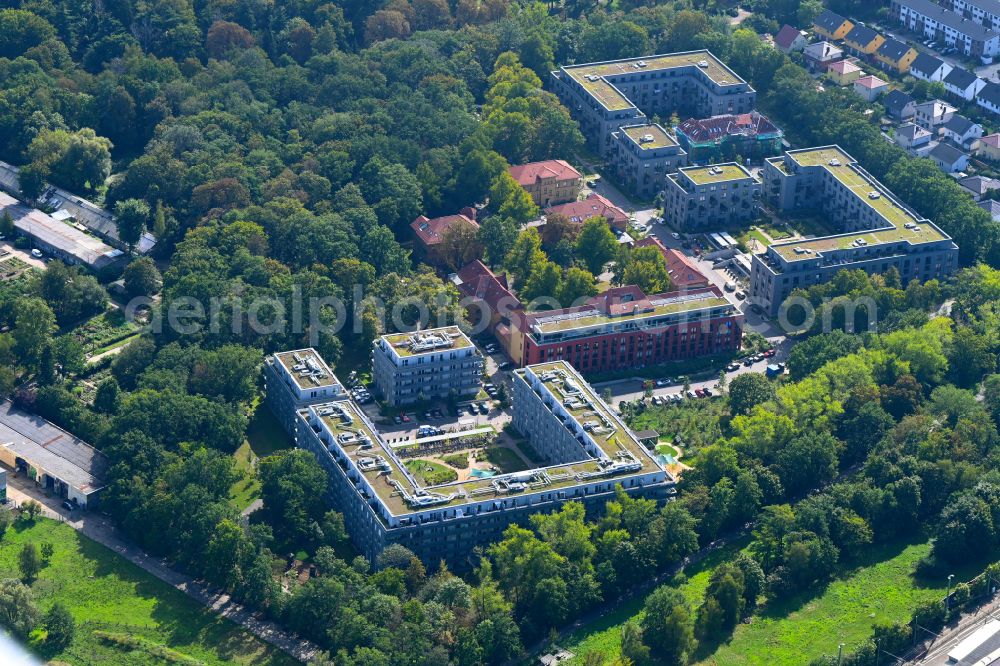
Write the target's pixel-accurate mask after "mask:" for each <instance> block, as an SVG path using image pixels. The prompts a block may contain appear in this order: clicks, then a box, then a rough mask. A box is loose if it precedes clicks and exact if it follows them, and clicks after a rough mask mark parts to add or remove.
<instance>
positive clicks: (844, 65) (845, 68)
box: [826, 60, 862, 86]
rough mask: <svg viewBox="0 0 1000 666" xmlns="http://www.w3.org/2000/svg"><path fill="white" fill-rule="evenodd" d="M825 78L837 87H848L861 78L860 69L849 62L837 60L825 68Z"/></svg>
mask: <svg viewBox="0 0 1000 666" xmlns="http://www.w3.org/2000/svg"><path fill="white" fill-rule="evenodd" d="M826 71H827V76H829V77H830V80H831V81H833V82H834V83H836V84H837V85H838V86H849V85H851V84H852V83H854V82H855V81H857V80H858V79H860V78H861V74H862V72H861V68H860V67H858V66H857V65H855V64H854V63H853V62H851V61H850V60H838V61H837V62H835V63H833V64H832V65H830V66H829V67H827V68H826Z"/></svg>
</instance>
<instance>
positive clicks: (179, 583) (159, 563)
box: [7, 470, 319, 662]
mask: <svg viewBox="0 0 1000 666" xmlns="http://www.w3.org/2000/svg"><path fill="white" fill-rule="evenodd" d="M34 485H35V484H34V482H33V481H30V480H28V479H27V478H26V477H23V476H17V477H15V476H14V475H13V473H12V472H11V471H10V470H8V471H7V496H8V497H9V498H10V501H11V502H12V503H13V504H14V505H15V506H20V505H21V504H22V503H24V502H25V501H27V500H29V499H34V500H36V501H38V502H40V503H41V505H42V512H43V514H44V515H45V516H47V517H49V518H52V519H54V520H59V521H62V522H64V523H66V524H67V525H69V526H70V527H72V528H73V529H76V530H79V531H80V533H81V534H83V535H84V536H86V537H88V538H90V539H92V540H94V541H96V542H97V543H99V544H101V545H103V546H105V547H107V548H110V549H111V550H113V551H115V552H116V553H118V554H119V555H121V556H122V557H124V558H125V559H127V560H128V561H129V562H131V563H132V564H134V565H136V566H138V567H140V568H142V569H144V570H145V571H147V572H148V573H150V574H152V575H154V576H156V577H157V578H159V579H160V580H162V581H163V582H165V583H167V584H168V585H170V586H172V587H175V588H177V589H178V590H180V591H181V592H183V593H184V594H186V595H188V596H189V597H191V598H192V599H194V600H195V601H197V602H198V603H200V604H202V605H204V606H207V607H208V608H209V609H210V610H212V611H213V612H215V613H218V614H219V615H221V616H222V617H225V618H227V619H229V620H232V621H233V622H235V623H237V624H239V625H241V626H242V627H243V628H245V629H246V630H247V631H249V632H250V633H252V634H254V635H255V636H257V637H258V638H260V639H261V640H263V641H266V642H267V643H270V644H271V645H273V646H275V647H276V648H278V649H280V650H282V651H284V652H286V653H288V654H289V655H291V656H292V657H294V658H296V659H298V660H299V661H302V662H305V661H308V660H309V659H310V658H311V657H312V656H313V655H314V654H316V652H317V651H318V650H319V648H318V647H317V646H316V645H314V644H313V643H311V642H310V641H307V640H303V639H301V638H298V637H297V636H294V635H292V634H289V633H287V632H286V631H284V630H283V629H282V628H281V627H279V626H278V625H276V624H274V623H273V622H271V621H269V620H265V619H263V618H262V617H261V616H260V615H258V614H257V613H254V612H252V611H250V610H248V609H247V608H244V607H243V606H242V605H240V604H238V603H236V602H235V601H233V600H232V599H231V598H230V597H229V595H228V594H224V593H222V592H219V591H218V590H215V589H213V588H212V587H211V586H209V585H207V584H205V583H203V582H199V581H196V580H194V579H193V578H191V577H189V576H187V575H185V574H182V573H180V572H178V571H176V570H174V569H172V568H170V566H169V565H168V564H167V562H166V561H165V560H163V559H160V558H156V557H151V556H150V555H148V554H146V553H145V552H144V551H143V550H142V549H140V548H138V547H137V546H135V545H133V544H131V543H129V542H128V541H126V540H125V539H124V538H123V537H121V536H120V535H119V533H118V530H117V529H116V528H115V526H114V525H113V524H112V522H111V520H110V519H108V518H105V517H104V516H101V515H100V514H98V513H94V512H89V511H80V510H78V511H74V512H73V514H75V515H73V514H70V512H68V511H66V510H65V509H64V508H62V506H61V505H60V504H61V500H60V499H59V498H56V497H45V494H44V493H43V492H42V491H41V490H39V489H38V488H36V487H34Z"/></svg>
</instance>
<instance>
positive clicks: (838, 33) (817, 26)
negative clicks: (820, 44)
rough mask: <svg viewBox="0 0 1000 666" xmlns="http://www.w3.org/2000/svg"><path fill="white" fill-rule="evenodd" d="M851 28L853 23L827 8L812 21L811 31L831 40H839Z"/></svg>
mask: <svg viewBox="0 0 1000 666" xmlns="http://www.w3.org/2000/svg"><path fill="white" fill-rule="evenodd" d="M853 29H854V24H853V23H851V22H850V21H848V20H847V19H845V18H844V17H843V16H841V15H840V14H835V13H834V12H831V11H830V10H829V9H827V10H824V11H823V13H822V14H820V15H819V16H817V17H816V20H815V21H813V32H815V33H816V34H817V35H821V36H822V37H825V38H826V39H828V40H831V41H836V42H839V41H840V40H841V39H843V38H844V37H846V36H847V33H849V32H850V31H851V30H853Z"/></svg>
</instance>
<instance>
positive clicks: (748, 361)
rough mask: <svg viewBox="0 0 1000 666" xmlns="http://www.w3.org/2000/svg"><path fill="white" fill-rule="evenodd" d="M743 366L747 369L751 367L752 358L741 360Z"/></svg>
mask: <svg viewBox="0 0 1000 666" xmlns="http://www.w3.org/2000/svg"><path fill="white" fill-rule="evenodd" d="M743 365H745V366H746V367H748V368H749V367H750V366H751V365H753V356H747V357H746V358H745V359H743Z"/></svg>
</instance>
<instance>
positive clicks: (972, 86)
mask: <svg viewBox="0 0 1000 666" xmlns="http://www.w3.org/2000/svg"><path fill="white" fill-rule="evenodd" d="M984 86H986V81H984V80H982V79H981V78H979V77H978V76H976V75H975V74H973V73H972V72H970V71H969V70H967V69H962V68H961V67H956V68H954V69H953V70H951V72H949V73H948V76H946V77H944V89H945V90H947V91H948V94H950V95H954V96H955V97H957V98H958V99H961V100H965V101H966V102H971V101H972V100H973V99H975V98H976V94H977V93H978V92H979V91H980V90H982V89H983V87H984Z"/></svg>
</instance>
